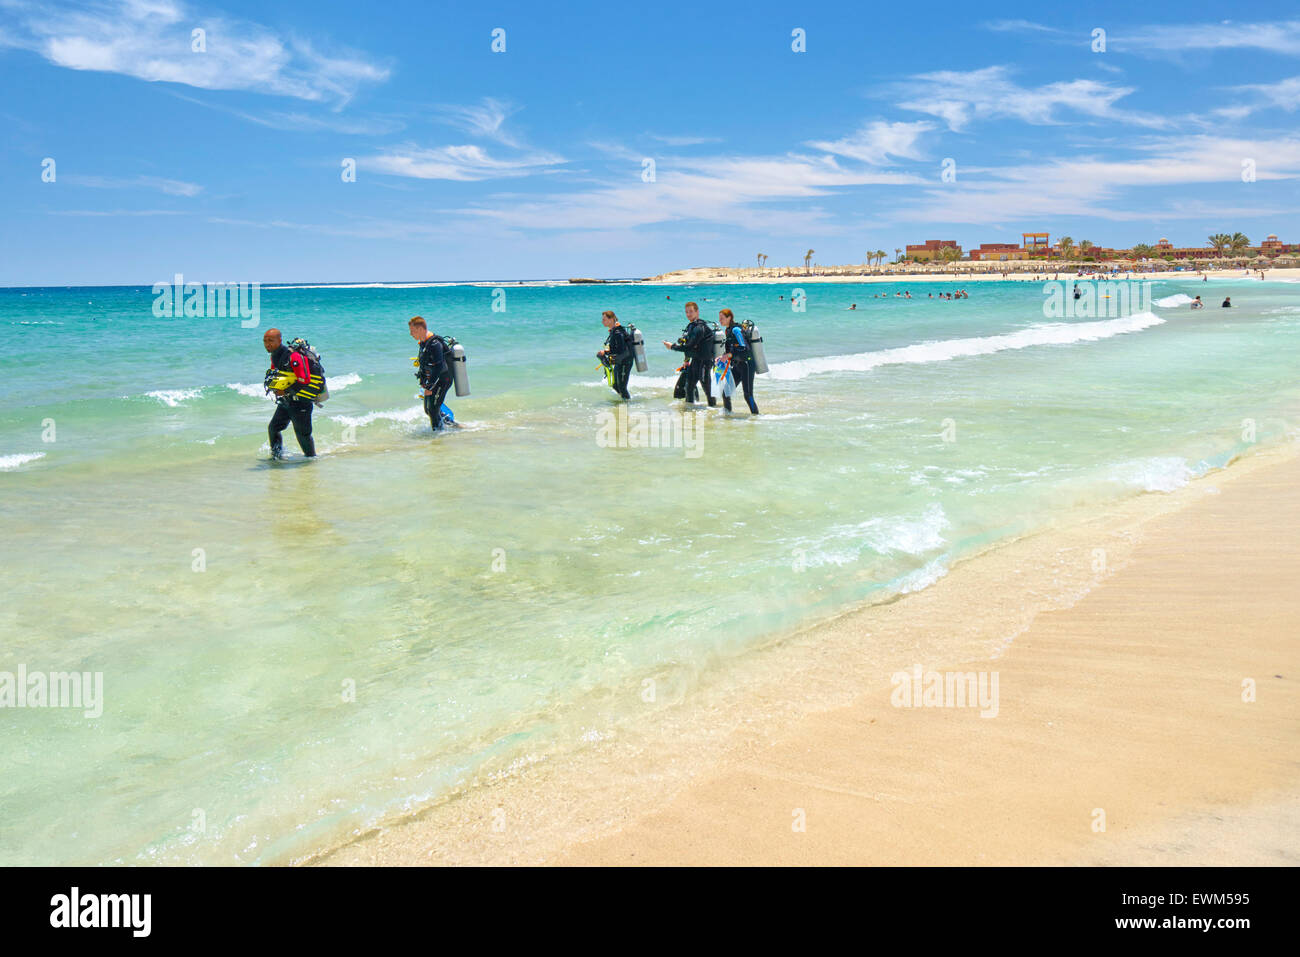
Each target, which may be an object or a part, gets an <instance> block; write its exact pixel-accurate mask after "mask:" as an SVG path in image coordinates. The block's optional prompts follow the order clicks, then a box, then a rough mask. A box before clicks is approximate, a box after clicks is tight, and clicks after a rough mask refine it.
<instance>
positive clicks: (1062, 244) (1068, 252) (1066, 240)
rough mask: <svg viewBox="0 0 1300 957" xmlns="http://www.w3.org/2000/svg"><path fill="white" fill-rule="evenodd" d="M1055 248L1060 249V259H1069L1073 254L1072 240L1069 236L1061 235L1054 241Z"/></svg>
mask: <svg viewBox="0 0 1300 957" xmlns="http://www.w3.org/2000/svg"><path fill="white" fill-rule="evenodd" d="M1056 248H1057V249H1058V250H1059V251H1060V253H1061V258H1062V259H1069V258H1070V257H1071V256H1073V255H1074V240H1073V239H1071V238H1070V237H1069V236H1062V237H1061V238H1060V239H1058V240H1057V241H1056Z"/></svg>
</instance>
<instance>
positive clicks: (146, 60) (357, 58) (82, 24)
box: [0, 0, 389, 106]
mask: <svg viewBox="0 0 1300 957" xmlns="http://www.w3.org/2000/svg"><path fill="white" fill-rule="evenodd" d="M195 29H201V30H204V31H205V34H206V35H205V37H204V46H205V50H204V51H202V52H196V51H195V50H194V49H193V44H194V41H193V37H192V31H193V30H195ZM0 46H6V47H15V48H18V49H24V50H30V51H32V52H34V53H37V54H39V55H41V56H43V57H45V59H47V60H49V61H50V62H51V63H54V64H56V65H58V66H62V67H67V68H68V69H72V70H94V71H99V72H106V73H120V74H123V75H126V76H132V77H136V78H137V79H141V80H149V81H155V82H168V83H180V84H183V85H186V86H192V87H198V88H200V89H206V90H253V91H257V92H263V93H272V94H276V95H279V96H290V97H295V98H297V99H302V100H311V101H321V102H329V103H331V104H334V105H336V106H341V105H342V104H345V103H346V102H347V101H348V100H350V99H351V98H352V97H353V96H354V95H355V94H356V92H357V91H358V89H360V88H361V87H362V86H364V85H366V84H370V83H379V82H382V81H384V80H386V79H387V78H388V75H389V71H388V69H387V68H386V67H384V66H382V65H380V64H378V63H373V62H371V61H369V60H367V59H364V58H363V57H362V56H361V55H359V54H355V53H348V52H325V51H322V50H320V49H318V48H317V46H316V45H315V44H314V43H313V42H311V41H310V40H305V39H301V38H297V37H283V36H281V35H279V34H278V33H276V32H275V31H274V30H272V29H270V28H269V27H265V26H262V25H260V24H256V23H250V22H247V21H241V20H228V19H224V18H222V17H212V16H201V15H198V14H196V13H193V12H192V11H190V10H189V9H188V8H187V7H186V6H184V5H183V4H181V3H179V2H177V0H96V2H90V3H82V4H76V5H69V4H66V3H59V4H47V3H6V4H4V5H3V6H0Z"/></svg>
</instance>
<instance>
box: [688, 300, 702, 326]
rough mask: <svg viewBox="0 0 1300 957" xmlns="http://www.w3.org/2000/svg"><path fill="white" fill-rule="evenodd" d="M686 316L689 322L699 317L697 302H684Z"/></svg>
mask: <svg viewBox="0 0 1300 957" xmlns="http://www.w3.org/2000/svg"><path fill="white" fill-rule="evenodd" d="M686 318H687V320H688V321H690V322H694V321H695V320H696V319H698V318H700V307H699V304H698V303H694V302H688V303H687V304H686Z"/></svg>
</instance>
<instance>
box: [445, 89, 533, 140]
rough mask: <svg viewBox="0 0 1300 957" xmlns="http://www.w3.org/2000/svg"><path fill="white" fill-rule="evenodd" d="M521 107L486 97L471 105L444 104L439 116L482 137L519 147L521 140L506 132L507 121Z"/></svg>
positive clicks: (461, 128) (450, 123)
mask: <svg viewBox="0 0 1300 957" xmlns="http://www.w3.org/2000/svg"><path fill="white" fill-rule="evenodd" d="M518 111H519V108H518V107H516V106H514V105H513V104H510V103H507V102H505V101H503V100H496V99H493V98H492V97H485V98H484V99H483V100H482V101H481V102H479V103H476V104H472V105H469V106H458V105H443V106H439V107H438V108H437V112H438V116H439V118H440V119H441V120H442V121H443V122H445V123H447V124H449V125H451V126H454V127H456V128H457V129H459V130H463V131H464V132H466V133H469V134H470V135H471V136H476V137H479V138H480V139H489V140H495V141H496V142H498V143H501V144H503V145H505V146H514V147H518V146H519V145H520V142H519V140H518V139H517V138H516V137H515V136H514V135H513V134H511V133H508V132H506V130H505V122H506V120H507V119H508V118H509V117H510V116H511V114H513V113H517V112H518Z"/></svg>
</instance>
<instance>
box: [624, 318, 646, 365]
mask: <svg viewBox="0 0 1300 957" xmlns="http://www.w3.org/2000/svg"><path fill="white" fill-rule="evenodd" d="M627 330H628V332H629V333H631V335H632V358H633V359H634V360H635V361H636V371H637V372H645V370H646V369H648V368H650V366H649V365H647V364H646V361H645V337H644V336H642V335H641V330H640V329H638V328H637V327H636V326H632V325H629V326H628V327H627Z"/></svg>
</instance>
